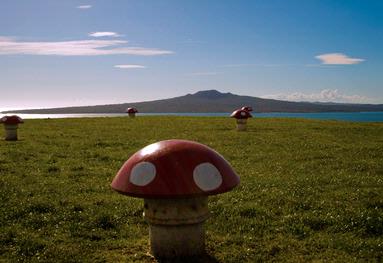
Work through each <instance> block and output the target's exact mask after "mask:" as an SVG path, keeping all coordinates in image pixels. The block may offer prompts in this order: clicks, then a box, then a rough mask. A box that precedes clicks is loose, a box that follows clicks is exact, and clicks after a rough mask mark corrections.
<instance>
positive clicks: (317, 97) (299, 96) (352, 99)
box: [262, 89, 371, 103]
mask: <svg viewBox="0 0 383 263" xmlns="http://www.w3.org/2000/svg"><path fill="white" fill-rule="evenodd" d="M262 97H263V98H268V99H276V100H288V101H311V102H314V101H321V102H343V103H366V102H369V101H370V100H371V99H370V98H368V97H365V96H361V95H346V94H343V93H342V92H340V91H338V90H337V89H334V90H331V89H324V90H322V91H320V92H318V93H311V94H308V93H303V92H294V93H291V94H282V93H281V94H273V95H264V96H262Z"/></svg>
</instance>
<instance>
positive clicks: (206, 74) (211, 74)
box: [189, 72, 221, 76]
mask: <svg viewBox="0 0 383 263" xmlns="http://www.w3.org/2000/svg"><path fill="white" fill-rule="evenodd" d="M218 74H221V73H220V72H193V73H190V74H189V76H214V75H218Z"/></svg>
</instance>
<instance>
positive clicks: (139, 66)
mask: <svg viewBox="0 0 383 263" xmlns="http://www.w3.org/2000/svg"><path fill="white" fill-rule="evenodd" d="M114 67H115V68H122V69H138V68H146V67H145V66H142V65H133V64H130V65H115V66H114Z"/></svg>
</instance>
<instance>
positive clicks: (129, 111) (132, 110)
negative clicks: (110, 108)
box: [126, 108, 138, 113]
mask: <svg viewBox="0 0 383 263" xmlns="http://www.w3.org/2000/svg"><path fill="white" fill-rule="evenodd" d="M137 112H138V110H137V109H136V108H127V109H126V113H137Z"/></svg>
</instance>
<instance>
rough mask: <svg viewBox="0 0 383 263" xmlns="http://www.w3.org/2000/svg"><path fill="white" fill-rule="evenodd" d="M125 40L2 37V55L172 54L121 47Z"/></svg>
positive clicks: (160, 50) (151, 49) (156, 50)
mask: <svg viewBox="0 0 383 263" xmlns="http://www.w3.org/2000/svg"><path fill="white" fill-rule="evenodd" d="M127 43H128V41H125V40H75V41H59V42H22V41H16V40H14V39H12V38H6V37H0V55H13V54H23V55H56V56H100V55H117V54H123V55H136V56H157V55H167V54H172V53H173V52H172V51H169V50H162V49H157V48H144V47H124V46H122V47H120V46H121V45H123V44H127Z"/></svg>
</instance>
